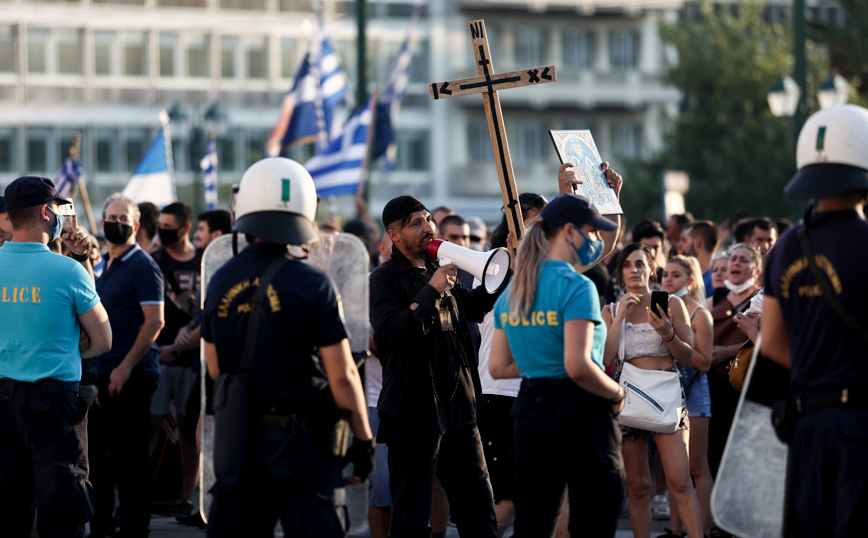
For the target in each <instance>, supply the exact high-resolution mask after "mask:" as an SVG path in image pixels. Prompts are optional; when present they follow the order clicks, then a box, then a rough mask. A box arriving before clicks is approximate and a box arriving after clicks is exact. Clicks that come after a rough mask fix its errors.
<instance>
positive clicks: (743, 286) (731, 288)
mask: <svg viewBox="0 0 868 538" xmlns="http://www.w3.org/2000/svg"><path fill="white" fill-rule="evenodd" d="M754 280H755V279H753V278H750V279H748V280H747V282H743V283H741V284H739V285H738V286H736V285H735V284H733V283H732V282H730V281H729V279H726V280H724V281H723V285H724V286H726V287H727V288H729V291H731V292H733V293H735V294H739V293H741V292H743V291H745V290H747V289H749V288H752V287H753V285H754Z"/></svg>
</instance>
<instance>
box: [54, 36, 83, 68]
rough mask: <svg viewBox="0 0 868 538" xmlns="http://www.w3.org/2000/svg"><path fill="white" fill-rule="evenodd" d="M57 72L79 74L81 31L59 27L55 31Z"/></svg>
mask: <svg viewBox="0 0 868 538" xmlns="http://www.w3.org/2000/svg"><path fill="white" fill-rule="evenodd" d="M57 62H58V65H57V72H58V73H60V74H62V75H80V74H81V31H79V30H77V29H74V28H61V29H60V30H58V32H57Z"/></svg>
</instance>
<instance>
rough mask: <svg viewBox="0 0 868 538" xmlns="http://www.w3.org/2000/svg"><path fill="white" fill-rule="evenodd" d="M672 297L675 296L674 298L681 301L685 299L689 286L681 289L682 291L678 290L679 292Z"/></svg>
mask: <svg viewBox="0 0 868 538" xmlns="http://www.w3.org/2000/svg"><path fill="white" fill-rule="evenodd" d="M672 295H674V296H676V297H678V298H679V299H681V298H682V297H684V296H685V295H687V286H684V287H683V288H681V289H680V290H678V291H676V292H673V293H672Z"/></svg>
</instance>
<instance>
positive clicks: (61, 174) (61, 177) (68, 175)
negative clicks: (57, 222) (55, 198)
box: [54, 155, 82, 198]
mask: <svg viewBox="0 0 868 538" xmlns="http://www.w3.org/2000/svg"><path fill="white" fill-rule="evenodd" d="M81 173H82V172H81V159H79V158H77V157H76V158H73V157H72V156H71V155H70V156H69V157H67V158H66V162H64V163H63V167H62V168H61V169H60V170H58V171H57V174H55V175H54V188H55V189H56V190H57V194H58V195H59V196H60V197H62V198H72V196H73V193H74V192H75V187H76V185H78V178H79V177H81Z"/></svg>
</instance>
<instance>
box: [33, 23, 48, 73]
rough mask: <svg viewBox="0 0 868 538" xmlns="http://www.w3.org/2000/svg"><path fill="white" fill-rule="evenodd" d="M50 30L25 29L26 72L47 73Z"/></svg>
mask: <svg viewBox="0 0 868 538" xmlns="http://www.w3.org/2000/svg"><path fill="white" fill-rule="evenodd" d="M50 38H51V30H49V29H48V28H28V29H27V72H28V73H34V74H40V73H48V41H49V39H50Z"/></svg>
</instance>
